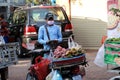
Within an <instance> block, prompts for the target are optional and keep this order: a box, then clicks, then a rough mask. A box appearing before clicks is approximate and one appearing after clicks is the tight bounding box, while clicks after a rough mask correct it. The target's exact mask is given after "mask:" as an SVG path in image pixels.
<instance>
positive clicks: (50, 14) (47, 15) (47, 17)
mask: <svg viewBox="0 0 120 80" xmlns="http://www.w3.org/2000/svg"><path fill="white" fill-rule="evenodd" d="M45 19H46V20H51V19H54V15H53V14H52V13H47V14H46V16H45Z"/></svg>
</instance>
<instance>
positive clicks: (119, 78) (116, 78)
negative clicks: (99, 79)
mask: <svg viewBox="0 0 120 80" xmlns="http://www.w3.org/2000/svg"><path fill="white" fill-rule="evenodd" d="M109 80H120V76H115V77H112V78H110V79H109Z"/></svg>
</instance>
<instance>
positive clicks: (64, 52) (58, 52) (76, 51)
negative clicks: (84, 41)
mask: <svg viewBox="0 0 120 80" xmlns="http://www.w3.org/2000/svg"><path fill="white" fill-rule="evenodd" d="M84 53H85V50H83V49H82V48H71V49H65V48H62V47H61V46H58V47H57V48H56V49H55V51H54V58H55V59H58V58H71V57H75V56H79V55H81V54H84Z"/></svg>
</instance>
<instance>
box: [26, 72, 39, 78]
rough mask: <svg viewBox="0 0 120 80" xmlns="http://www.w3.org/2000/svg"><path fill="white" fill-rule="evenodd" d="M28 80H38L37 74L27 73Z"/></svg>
mask: <svg viewBox="0 0 120 80" xmlns="http://www.w3.org/2000/svg"><path fill="white" fill-rule="evenodd" d="M26 80H38V79H37V76H36V75H35V74H31V73H30V72H28V73H27V76H26Z"/></svg>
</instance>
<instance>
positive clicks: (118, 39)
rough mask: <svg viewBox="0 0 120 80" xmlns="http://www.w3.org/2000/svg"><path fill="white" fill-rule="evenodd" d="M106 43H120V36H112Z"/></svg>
mask: <svg viewBox="0 0 120 80" xmlns="http://www.w3.org/2000/svg"><path fill="white" fill-rule="evenodd" d="M106 43H115V44H120V38H110V39H107V40H106Z"/></svg>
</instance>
